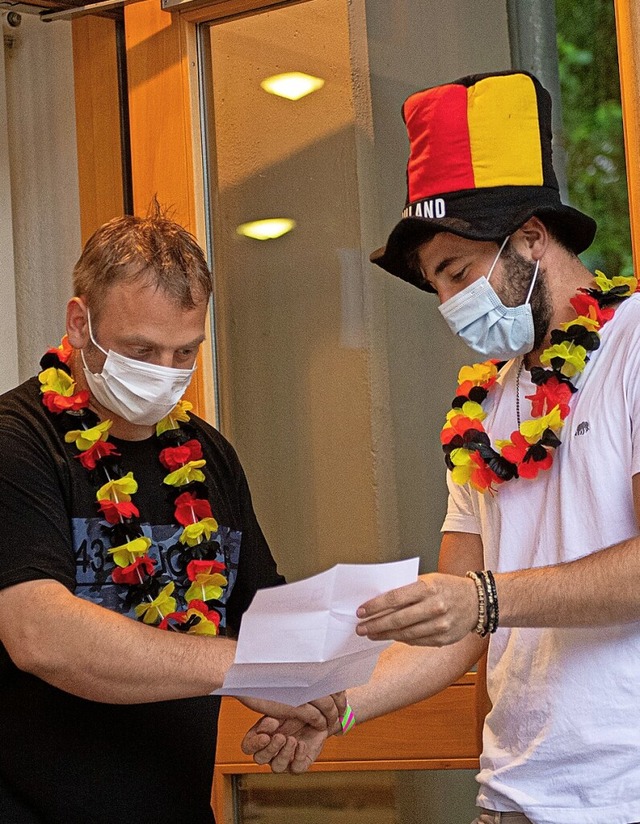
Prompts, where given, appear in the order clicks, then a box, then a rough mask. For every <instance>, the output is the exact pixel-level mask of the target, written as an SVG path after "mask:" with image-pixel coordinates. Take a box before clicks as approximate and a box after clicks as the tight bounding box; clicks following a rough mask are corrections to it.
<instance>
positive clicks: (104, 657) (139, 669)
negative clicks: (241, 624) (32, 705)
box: [0, 580, 342, 729]
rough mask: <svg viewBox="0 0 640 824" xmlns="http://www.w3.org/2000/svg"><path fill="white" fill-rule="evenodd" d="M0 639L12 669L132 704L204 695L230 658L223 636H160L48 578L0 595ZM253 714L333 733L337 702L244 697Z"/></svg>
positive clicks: (89, 695) (230, 646)
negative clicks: (293, 703) (295, 704)
mask: <svg viewBox="0 0 640 824" xmlns="http://www.w3.org/2000/svg"><path fill="white" fill-rule="evenodd" d="M0 641H2V643H3V644H4V646H5V647H6V649H7V652H8V654H9V656H10V657H11V659H12V660H13V662H14V664H15V665H16V666H17V667H18V668H19V669H21V670H24V671H25V672H29V673H31V674H32V675H36V676H37V677H38V678H41V679H42V680H43V681H46V682H47V683H49V684H52V685H53V686H55V687H58V688H59V689H61V690H65V691H66V692H70V693H72V694H73V695H77V696H79V697H81V698H86V699H89V700H91V701H101V702H105V703H111V704H138V703H147V702H153V701H167V700H171V699H177V698H191V697H195V696H202V695H208V694H209V693H210V692H211V691H212V690H215V689H217V688H219V687H221V686H222V682H223V680H224V676H225V673H226V671H227V669H228V668H229V667H230V666H231V664H232V663H233V660H234V656H235V649H236V643H235V641H233V640H231V639H230V638H222V637H219V638H208V637H198V636H194V635H187V634H186V633H175V632H164V631H161V630H158V629H157V628H156V627H149V626H146V625H145V624H142V623H140V622H138V621H133V620H132V619H130V618H127V617H125V616H123V615H119V614H118V613H115V612H112V611H111V610H108V609H105V608H103V607H100V606H98V605H96V604H93V603H91V602H89V601H85V600H83V599H82V598H77V597H76V596H75V595H73V594H72V593H71V592H69V590H68V589H67V588H66V587H64V586H63V585H62V584H60V583H58V582H57V581H52V580H41V581H27V582H25V583H21V584H16V585H15V586H12V587H7V588H6V589H4V590H2V591H0ZM245 703H247V704H248V705H249V706H250V707H251V708H252V709H254V710H256V711H257V712H269V713H270V714H272V715H275V716H276V717H278V718H280V719H282V718H288V717H292V716H293V717H296V718H298V719H301V720H303V721H304V722H305V723H308V724H311V725H313V726H315V727H319V728H324V727H326V726H327V724H329V728H330V729H331V728H334V725H335V723H336V719H337V716H338V712H339V710H340V709H341V706H342V705H341V697H340V696H336V697H335V699H334V698H333V697H330V698H329V697H328V698H325V699H320V700H319V701H317V702H315V703H314V705H313V706H312V705H310V704H306V705H303V707H300V708H295V709H294V708H292V707H286V706H284V705H279V704H275V703H273V702H264V701H257V700H254V699H247V700H246V702H245Z"/></svg>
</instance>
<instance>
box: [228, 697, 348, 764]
mask: <svg viewBox="0 0 640 824" xmlns="http://www.w3.org/2000/svg"><path fill="white" fill-rule="evenodd" d="M242 703H243V704H245V705H246V706H247V707H249V708H250V709H252V710H255V711H256V712H260V713H262V714H263V717H262V718H261V719H260V720H259V721H258V722H257V723H255V724H254V725H253V727H251V729H249V730H248V732H247V733H246V735H245V736H244V738H243V740H242V751H243V752H244V753H245V755H251V756H253V760H254V761H255V762H256V764H269V765H270V766H271V770H272V772H274V773H283V772H291V773H303V772H305V771H306V770H308V769H309V767H310V766H311V765H312V764H313V762H314V761H315V760H316V758H317V757H318V755H319V754H320V752H321V751H322V747H323V746H324V742H325V741H326V740H327V738H329V737H330V736H332V735H336V734H337V733H342V732H343V731H346V730H347V729H348V728H350V726H353V723H354V722H353V713H352V711H351V707H349V705H348V704H347V698H346V693H345V692H338V693H334V694H333V695H329V696H326V697H325V698H319V699H318V700H317V701H311V702H309V703H307V704H302V705H301V706H300V707H288V706H285V705H282V704H277V703H275V702H269V701H262V700H255V699H251V698H243V699H242Z"/></svg>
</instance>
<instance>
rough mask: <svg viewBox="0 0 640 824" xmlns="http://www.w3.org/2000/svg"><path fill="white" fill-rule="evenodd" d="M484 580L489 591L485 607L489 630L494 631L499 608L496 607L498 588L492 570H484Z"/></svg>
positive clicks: (498, 616) (496, 625) (498, 618)
mask: <svg viewBox="0 0 640 824" xmlns="http://www.w3.org/2000/svg"><path fill="white" fill-rule="evenodd" d="M485 576H486V580H487V582H488V586H487V591H488V593H489V601H490V604H489V607H488V609H487V613H488V618H489V632H495V631H496V630H497V629H498V623H499V621H500V609H499V607H498V590H497V589H496V579H495V578H494V577H493V572H491V570H490V569H487V570H485Z"/></svg>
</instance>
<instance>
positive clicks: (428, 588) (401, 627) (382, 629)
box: [356, 572, 478, 647]
mask: <svg viewBox="0 0 640 824" xmlns="http://www.w3.org/2000/svg"><path fill="white" fill-rule="evenodd" d="M357 615H358V618H360V619H361V622H360V623H359V624H358V625H357V627H356V632H357V634H358V635H366V636H368V637H369V638H371V640H372V641H402V642H404V643H405V644H411V645H414V646H423V647H442V646H445V645H447V644H454V643H455V642H456V641H459V640H460V639H461V638H464V636H465V635H466V634H467V633H468V632H471V630H473V629H474V628H475V626H476V624H477V623H478V593H477V590H476V586H475V584H474V582H473V581H472V580H471V579H470V578H462V577H460V576H458V575H443V574H441V573H438V572H435V573H432V574H430V575H421V576H420V578H419V579H418V580H417V581H416V582H415V583H414V584H409V585H408V586H405V587H400V588H399V589H392V590H390V591H389V592H385V593H384V594H383V595H378V596H377V597H376V598H372V599H371V600H370V601H367V602H366V603H364V604H362V606H360V607H359V608H358V611H357Z"/></svg>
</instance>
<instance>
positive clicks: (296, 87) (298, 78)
mask: <svg viewBox="0 0 640 824" xmlns="http://www.w3.org/2000/svg"><path fill="white" fill-rule="evenodd" d="M260 86H261V88H263V89H264V90H265V92H268V93H269V94H277V95H278V97H286V98H287V100H300V98H301V97H304V96H305V95H307V94H311V92H315V91H317V90H318V89H321V88H322V87H323V86H324V80H323V79H322V78H321V77H313V76H312V75H310V74H304V73H303V72H286V73H285V74H274V75H273V77H267V78H266V79H265V80H263V81H262V83H260Z"/></svg>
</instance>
